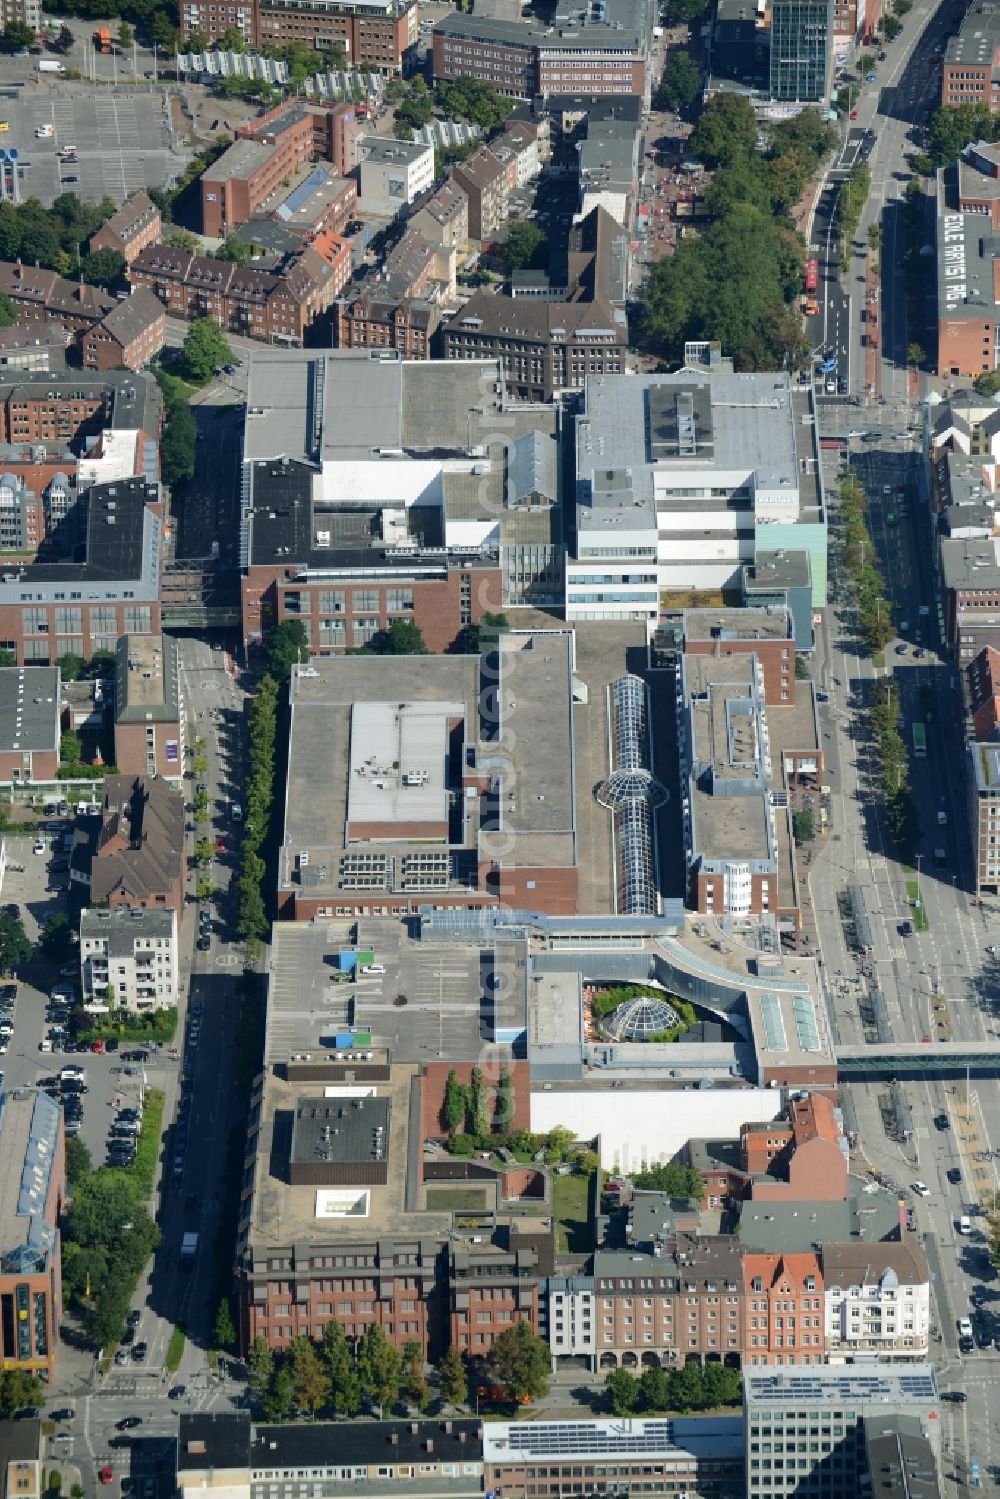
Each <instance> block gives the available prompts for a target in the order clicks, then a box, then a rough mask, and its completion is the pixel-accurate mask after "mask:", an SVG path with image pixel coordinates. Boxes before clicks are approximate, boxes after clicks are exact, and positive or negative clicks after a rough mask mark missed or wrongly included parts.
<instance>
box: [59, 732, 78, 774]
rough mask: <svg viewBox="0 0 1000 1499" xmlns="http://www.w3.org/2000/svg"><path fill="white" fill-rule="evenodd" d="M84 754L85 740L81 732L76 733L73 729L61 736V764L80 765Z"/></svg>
mask: <svg viewBox="0 0 1000 1499" xmlns="http://www.w3.org/2000/svg"><path fill="white" fill-rule="evenodd" d="M82 754H83V740H82V739H81V738H80V736H79V734H74V732H73V731H72V729H67V730H66V732H65V733H64V734H62V735H60V737H59V763H60V765H79V763H80V756H81V755H82Z"/></svg>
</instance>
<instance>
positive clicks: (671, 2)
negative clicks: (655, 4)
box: [660, 0, 707, 26]
mask: <svg viewBox="0 0 1000 1499" xmlns="http://www.w3.org/2000/svg"><path fill="white" fill-rule="evenodd" d="M706 3H707V0H662V4H661V5H660V15H661V17H662V18H663V20H664V22H665V23H666V25H667V26H683V25H690V24H691V22H692V21H697V19H698V17H699V16H702V15H704V13H705V6H706Z"/></svg>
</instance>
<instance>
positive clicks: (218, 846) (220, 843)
mask: <svg viewBox="0 0 1000 1499" xmlns="http://www.w3.org/2000/svg"><path fill="white" fill-rule="evenodd" d="M215 852H216V853H217V854H224V853H225V852H226V840H225V838H216V840H215Z"/></svg>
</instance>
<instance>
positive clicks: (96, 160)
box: [0, 78, 188, 205]
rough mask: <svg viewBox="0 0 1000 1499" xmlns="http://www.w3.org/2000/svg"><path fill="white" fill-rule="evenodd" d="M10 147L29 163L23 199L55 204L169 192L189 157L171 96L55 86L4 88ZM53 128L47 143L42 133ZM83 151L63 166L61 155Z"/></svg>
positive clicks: (1, 100) (2, 110)
mask: <svg viewBox="0 0 1000 1499" xmlns="http://www.w3.org/2000/svg"><path fill="white" fill-rule="evenodd" d="M0 118H2V119H4V120H6V121H7V123H8V124H9V126H10V128H9V130H7V131H6V132H4V140H3V145H4V147H5V148H10V147H11V146H15V147H16V148H17V150H18V152H19V157H20V163H21V194H22V197H25V198H27V197H35V198H39V199H40V200H41V201H42V203H44V204H46V205H48V204H51V203H52V202H53V200H54V199H55V198H57V197H58V196H59V194H60V193H61V192H66V191H72V192H74V193H76V194H77V195H78V196H79V197H81V198H84V199H86V200H88V201H92V202H99V201H100V199H101V198H104V197H109V198H113V199H114V201H115V202H116V203H121V202H123V201H124V200H125V199H126V198H127V197H128V196H129V194H130V193H134V192H136V191H137V189H139V188H141V187H146V186H152V187H165V186H169V185H170V184H171V183H173V182H174V181H175V180H176V178H177V177H178V176H179V175H180V173H181V172H182V171H183V169H184V165H185V163H186V161H187V157H188V153H186V152H185V151H183V150H182V149H180V148H179V147H178V146H176V144H175V140H174V136H173V132H172V130H171V126H170V105H169V99H168V96H167V95H166V93H162V92H158V93H154V94H150V93H144V92H137V91H136V90H135V89H113V88H102V89H98V90H95V89H94V88H92V87H91V86H89V85H87V84H84V83H72V82H66V81H65V80H63V79H61V78H55V79H52V80H51V81H49V80H46V81H45V82H34V83H26V84H24V85H23V87H22V86H13V87H8V88H0ZM46 125H51V126H52V134H51V136H49V137H47V138H46V139H44V140H39V139H38V138H36V136H35V131H36V129H40V128H42V127H44V126H46ZM67 146H75V147H76V148H77V157H78V160H76V161H74V162H71V163H69V164H66V165H63V164H62V163H61V162H60V159H59V156H58V154H57V153H58V151H59V150H61V149H65V147H67Z"/></svg>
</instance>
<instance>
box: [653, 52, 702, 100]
mask: <svg viewBox="0 0 1000 1499" xmlns="http://www.w3.org/2000/svg"><path fill="white" fill-rule="evenodd" d="M700 91H701V68H700V67H699V66H698V64H697V63H696V62H695V60H694V58H693V57H692V56H691V54H690V52H684V51H682V50H680V49H679V48H678V49H677V50H675V51H672V52H671V54H670V56H669V58H668V59H667V65H666V67H665V68H664V70H663V77H662V78H661V79H660V86H659V88H658V90H657V93H656V103H657V105H658V107H659V108H661V109H687V107H688V105H690V104H693V103H694V101H695V99H697V97H698V94H699V93H700Z"/></svg>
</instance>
